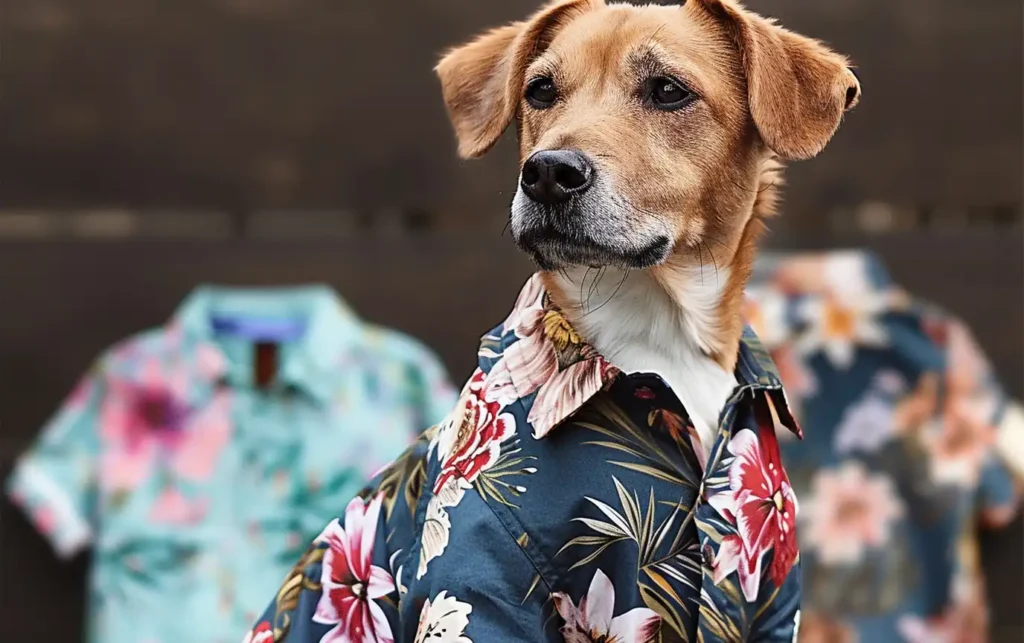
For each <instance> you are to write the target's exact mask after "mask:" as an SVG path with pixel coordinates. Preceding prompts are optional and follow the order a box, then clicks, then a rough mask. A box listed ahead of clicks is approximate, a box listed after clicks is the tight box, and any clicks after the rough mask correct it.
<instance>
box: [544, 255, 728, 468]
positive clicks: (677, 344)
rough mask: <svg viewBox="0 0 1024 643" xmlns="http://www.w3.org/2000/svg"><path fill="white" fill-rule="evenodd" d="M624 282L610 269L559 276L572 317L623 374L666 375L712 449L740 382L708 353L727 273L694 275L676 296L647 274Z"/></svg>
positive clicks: (706, 446)
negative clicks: (722, 418)
mask: <svg viewBox="0 0 1024 643" xmlns="http://www.w3.org/2000/svg"><path fill="white" fill-rule="evenodd" d="M623 277H624V275H623V274H622V273H617V272H616V271H615V270H612V269H609V270H606V271H604V274H603V275H602V276H600V277H599V276H597V271H595V270H591V271H589V274H588V271H587V270H586V269H575V270H570V271H568V273H567V276H566V275H559V276H558V277H557V278H558V283H559V286H560V290H561V291H562V294H563V296H565V297H568V298H569V299H570V301H571V302H572V304H573V305H572V310H573V312H572V320H573V322H574V324H575V325H576V328H577V330H578V331H579V332H580V334H581V335H582V336H583V337H584V338H585V339H586V340H587V341H588V342H589V343H590V344H591V345H593V346H594V348H596V349H597V350H598V352H600V353H601V354H602V355H604V356H605V358H606V359H608V360H609V361H610V362H611V363H612V364H614V365H615V366H617V367H618V368H619V369H621V370H622V371H623V372H625V373H636V372H644V373H657V374H658V375H659V376H661V378H662V379H664V380H665V382H666V383H667V384H668V385H669V386H670V387H671V388H672V391H673V392H674V393H675V394H676V395H677V396H678V397H679V400H680V401H681V402H682V403H683V406H684V407H685V408H686V411H687V413H689V415H690V419H691V421H692V422H693V425H694V427H695V428H696V429H697V433H698V434H699V435H700V438H701V443H702V445H703V446H704V449H705V451H707V450H709V449H710V448H711V447H712V445H713V444H714V438H715V435H716V433H717V429H718V419H719V414H720V413H721V411H722V408H723V407H724V406H725V402H726V401H727V400H728V398H729V396H730V395H731V394H732V392H733V390H734V389H735V387H736V377H735V376H734V375H733V374H732V373H730V372H728V371H726V370H725V369H724V368H722V367H721V366H720V365H719V364H718V363H717V362H716V361H714V360H713V359H711V358H709V357H708V356H707V355H706V354H705V351H706V350H707V348H708V344H707V338H708V337H710V333H711V327H710V326H711V324H712V323H713V320H714V311H715V310H716V309H717V307H718V302H719V299H720V298H721V293H722V289H723V288H724V287H725V283H726V280H727V278H728V274H727V272H726V270H725V269H722V270H720V271H717V274H716V273H715V272H707V271H706V272H705V274H704V275H698V274H694V275H692V276H691V277H692V278H688V279H687V280H686V284H685V286H684V289H685V291H684V292H682V293H676V297H675V298H673V297H670V296H669V295H668V293H667V292H666V291H665V290H664V289H663V288H662V286H661V285H660V284H658V283H657V282H656V281H655V280H654V279H653V278H652V277H651V276H650V275H648V274H647V273H645V272H639V271H637V272H630V273H629V275H628V276H626V277H625V280H624V281H623ZM595 280H596V281H597V283H596V284H595V283H594V282H595ZM613 293H614V294H613ZM677 301H681V302H684V303H683V305H682V306H680V305H679V304H678V303H677ZM577 305H578V308H577V307H576V306H577Z"/></svg>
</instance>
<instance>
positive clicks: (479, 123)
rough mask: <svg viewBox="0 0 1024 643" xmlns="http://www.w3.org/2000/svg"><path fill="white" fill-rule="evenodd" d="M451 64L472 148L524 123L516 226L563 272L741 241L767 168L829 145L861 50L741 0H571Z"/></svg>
mask: <svg viewBox="0 0 1024 643" xmlns="http://www.w3.org/2000/svg"><path fill="white" fill-rule="evenodd" d="M437 73H438V75H439V76H440V79H441V84H442V88H443V92H444V99H445V103H446V104H447V107H448V112H449V114H450V116H451V120H452V122H453V124H454V126H455V133H456V136H457V138H458V143H459V152H460V154H461V155H462V156H464V157H477V156H480V155H482V154H484V153H485V152H486V151H487V150H488V149H490V148H491V146H492V145H494V143H495V142H496V141H497V139H498V138H499V136H500V135H501V134H502V132H503V131H504V130H505V129H506V127H507V126H508V125H509V124H510V123H511V122H513V121H515V123H516V125H517V130H518V133H519V148H520V162H521V172H520V176H519V187H518V190H517V192H516V195H515V198H514V200H513V203H512V221H511V229H512V233H513V235H514V238H515V239H516V242H517V243H518V244H519V245H520V247H522V248H523V249H524V250H526V251H528V252H529V253H531V254H532V255H533V257H534V258H535V259H536V260H537V261H538V263H539V264H540V265H541V266H542V267H544V268H549V269H550V268H558V267H565V266H571V265H586V266H619V267H624V268H647V267H651V266H655V265H658V264H660V263H662V262H665V261H666V260H667V259H668V258H669V257H671V256H672V255H674V254H678V253H682V254H684V255H686V254H687V253H694V254H696V253H698V252H699V251H700V249H699V245H698V244H704V245H705V246H707V244H708V243H709V242H711V243H712V244H720V245H721V246H725V247H726V248H731V249H732V250H733V251H734V250H735V246H736V244H737V243H738V240H739V237H740V232H741V231H742V230H743V228H744V227H745V225H746V223H747V222H748V220H749V219H750V218H751V216H752V212H753V210H754V207H753V206H754V202H755V200H756V199H757V197H758V192H759V185H760V182H761V181H762V178H763V177H762V174H763V172H764V171H765V168H766V167H768V165H769V164H771V165H774V164H772V163H770V162H771V161H772V160H773V159H776V158H778V159H782V160H794V159H805V158H809V157H812V156H814V155H816V154H817V153H818V152H820V151H821V149H822V148H823V147H824V146H825V144H826V143H827V142H828V141H829V139H830V138H831V137H832V135H833V133H834V132H835V130H836V128H837V127H838V126H839V121H840V119H841V118H842V114H843V112H844V111H845V110H846V109H848V108H850V107H852V106H853V104H854V103H855V102H856V101H857V99H858V96H859V92H860V87H859V84H858V82H857V79H856V77H855V76H854V74H853V73H852V72H851V71H850V70H849V68H848V65H847V61H846V59H845V58H843V57H842V56H840V55H838V54H835V53H833V52H832V51H830V50H829V49H827V48H826V47H824V46H823V45H821V44H820V43H818V42H817V41H814V40H810V39H808V38H805V37H803V36H799V35H797V34H794V33H792V32H789V31H786V30H785V29H782V28H781V27H778V26H776V25H775V24H773V23H772V22H771V21H769V20H767V19H765V18H762V17H760V16H758V15H756V14H753V13H750V12H748V11H746V10H744V9H743V8H741V7H740V6H739V5H737V4H735V3H734V2H732V1H731V0H691V1H690V2H686V3H685V4H683V5H681V6H680V5H674V6H653V5H648V6H643V7H639V6H631V5H625V4H611V5H606V4H605V3H604V2H603V0H559V1H556V2H554V3H551V4H549V5H547V6H546V7H544V8H543V9H541V10H540V11H539V12H538V13H537V14H535V15H534V16H533V17H531V18H530V19H528V20H526V21H524V22H516V23H513V24H510V25H507V26H505V27H501V28H498V29H495V30H493V31H490V32H488V33H485V34H484V35H482V36H480V37H479V38H477V39H476V40H474V41H472V42H470V43H469V44H466V45H464V46H462V47H459V48H457V49H454V50H453V51H451V52H449V53H448V54H447V55H446V56H445V57H444V58H443V59H442V60H441V62H440V64H439V65H438V67H437Z"/></svg>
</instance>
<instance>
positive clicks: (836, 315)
mask: <svg viewBox="0 0 1024 643" xmlns="http://www.w3.org/2000/svg"><path fill="white" fill-rule="evenodd" d="M748 295H749V308H748V311H747V312H748V319H749V320H750V322H751V324H752V325H753V326H754V328H756V329H757V331H758V334H759V336H760V337H761V339H762V341H763V342H764V345H765V347H766V348H768V349H769V351H770V353H771V354H772V356H773V358H774V360H775V363H776V364H778V366H779V372H780V374H781V377H782V380H783V381H784V382H785V384H786V390H787V392H788V394H789V396H790V397H789V399H790V400H791V403H792V407H791V408H792V409H793V411H794V413H796V414H797V415H798V417H800V419H801V421H802V422H804V423H805V424H806V425H807V426H813V427H814V430H813V431H808V434H807V439H806V440H804V441H802V442H797V441H783V442H782V456H783V459H784V461H785V463H786V467H787V470H788V471H789V473H790V476H791V478H792V481H793V487H794V489H795V490H796V493H797V495H798V496H799V498H800V518H799V526H800V536H801V541H800V543H801V554H802V558H801V561H802V567H803V584H804V589H805V594H804V610H803V615H802V616H803V617H802V621H801V640H802V641H804V642H806V643H816V642H827V643H852V642H855V641H861V642H874V641H886V642H887V641H909V642H912V643H953V642H978V641H983V640H987V639H986V637H985V610H984V596H983V594H982V587H983V585H982V582H981V577H980V573H979V571H978V568H977V560H976V552H975V551H974V549H973V547H974V545H975V543H974V539H973V535H974V534H975V533H976V530H977V525H978V523H979V520H980V522H982V523H989V524H1005V523H1006V522H1008V520H1009V519H1010V518H1011V517H1012V515H1013V510H1014V508H1015V502H1016V495H1015V488H1014V484H1013V479H1012V478H1011V473H1010V470H1009V469H1008V468H1007V466H1006V465H1005V464H1004V462H1003V461H1002V460H1001V459H1000V457H999V454H1000V449H999V448H997V444H998V443H999V442H1001V441H1003V442H1005V440H1001V439H1000V438H999V435H1000V434H1001V433H1005V434H1006V437H1007V438H1011V441H1013V440H1017V441H1019V431H1020V425H1019V424H1017V425H1016V426H1013V425H1011V423H1009V422H1007V421H1006V420H1005V419H1004V412H1003V410H1004V406H1005V405H1004V400H1003V396H1002V394H1001V392H1000V390H999V388H998V387H997V386H996V383H995V382H994V380H993V376H992V372H991V369H990V368H989V366H988V364H987V362H986V360H985V358H984V356H983V355H982V354H981V352H980V351H979V349H978V347H977V346H976V345H975V343H974V342H973V340H972V339H971V336H970V334H969V332H968V331H967V329H966V328H965V327H964V326H963V325H962V324H961V323H960V322H958V321H957V320H956V319H954V318H952V317H950V316H949V315H947V314H945V313H943V312H941V311H939V310H937V309H936V308H934V307H932V306H930V305H927V304H923V303H921V302H917V301H914V300H913V299H912V298H911V297H909V296H908V295H907V294H906V293H905V292H904V291H902V290H901V289H899V288H898V287H896V286H895V285H894V284H893V283H892V281H891V280H890V279H889V277H888V276H887V275H886V274H885V271H884V269H883V268H882V266H881V264H880V263H879V262H878V261H877V259H875V258H874V257H872V256H870V255H868V254H864V253H860V252H836V253H829V254H820V255H797V256H792V257H788V258H782V259H781V260H780V261H779V262H778V263H777V265H775V266H773V267H772V268H771V269H769V270H766V271H764V275H763V276H762V277H761V278H758V279H756V280H755V283H754V284H752V286H751V287H750V288H749V289H748ZM1007 419H1009V416H1007ZM1014 431H1016V432H1018V437H1017V438H1013V436H1012V435H1011V433H1012V432H1014ZM1018 457H1019V456H1018Z"/></svg>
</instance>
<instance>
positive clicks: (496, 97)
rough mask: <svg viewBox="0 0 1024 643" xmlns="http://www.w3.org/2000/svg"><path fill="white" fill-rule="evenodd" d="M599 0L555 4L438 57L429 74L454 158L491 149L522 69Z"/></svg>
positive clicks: (512, 105)
mask: <svg viewBox="0 0 1024 643" xmlns="http://www.w3.org/2000/svg"><path fill="white" fill-rule="evenodd" d="M600 1H601V0H555V2H552V3H550V4H548V5H547V6H545V7H544V8H542V9H541V10H540V11H538V12H537V13H536V14H535V15H534V16H533V17H531V18H530V19H529V20H526V21H522V22H514V23H512V24H510V25H507V26H505V27H499V28H498V29H493V30H491V31H488V32H487V33H485V34H483V35H482V36H479V37H478V38H476V39H475V40H473V41H472V42H469V43H467V44H465V45H462V46H461V47H456V48H455V49H453V50H451V51H449V52H448V53H447V54H445V56H444V57H443V58H441V62H439V63H438V64H437V67H436V68H435V71H436V72H437V75H438V77H439V78H440V79H441V91H442V93H443V94H444V103H445V106H446V107H447V108H448V116H449V118H451V121H452V125H453V126H454V127H455V136H456V138H457V139H458V143H459V156H461V157H462V158H475V157H478V156H481V155H482V154H484V153H485V152H486V151H487V150H489V149H491V147H493V146H494V144H495V143H496V142H497V141H498V137H500V136H501V133H502V132H504V131H505V128H506V127H508V125H509V123H510V122H512V117H513V116H514V115H515V113H516V108H517V106H518V104H519V99H520V94H521V93H522V91H523V83H524V78H523V76H524V74H525V71H526V67H527V66H528V65H529V64H530V62H532V61H533V60H534V59H535V58H536V57H537V56H539V55H540V54H541V53H543V51H544V49H545V48H546V47H547V45H548V44H549V43H550V42H551V38H552V37H553V36H554V34H555V32H556V31H557V30H558V28H559V27H560V26H561V25H564V24H566V23H567V22H568V21H569V20H571V19H572V18H573V17H574V16H576V15H579V13H581V12H583V11H586V10H588V9H589V8H590V6H592V5H593V4H596V3H597V2H600Z"/></svg>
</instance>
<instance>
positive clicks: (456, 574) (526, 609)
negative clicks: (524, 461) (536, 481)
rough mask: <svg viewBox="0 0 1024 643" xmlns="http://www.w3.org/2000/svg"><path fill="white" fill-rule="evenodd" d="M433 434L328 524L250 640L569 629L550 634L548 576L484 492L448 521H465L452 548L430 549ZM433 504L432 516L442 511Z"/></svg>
mask: <svg viewBox="0 0 1024 643" xmlns="http://www.w3.org/2000/svg"><path fill="white" fill-rule="evenodd" d="M428 442H429V436H424V438H423V439H421V440H420V441H419V442H418V443H417V444H416V445H415V446H414V447H413V448H412V449H410V451H409V452H407V453H406V454H405V455H403V456H402V457H400V458H399V459H398V460H396V461H395V463H394V464H392V465H391V466H390V467H388V468H387V469H386V470H385V471H383V472H382V473H381V474H380V475H379V476H378V477H377V479H376V480H375V481H374V482H373V483H372V484H371V485H370V486H369V487H368V488H367V490H365V491H364V493H363V494H362V497H361V498H356V499H355V500H353V501H352V502H351V503H350V504H349V505H348V508H347V510H346V511H345V514H344V516H342V517H340V518H339V519H337V520H335V521H333V522H332V523H331V524H330V525H328V527H327V528H326V529H325V530H324V531H323V533H322V534H321V535H320V536H319V537H318V538H317V539H316V540H315V541H314V543H313V544H312V546H311V547H310V548H309V549H308V550H307V551H306V553H305V554H304V555H303V556H302V558H301V560H300V561H299V562H298V564H297V565H296V566H295V567H294V568H293V570H292V572H291V573H290V574H289V575H288V577H287V578H286V579H285V581H284V583H283V584H282V585H281V588H280V589H279V590H278V592H277V594H276V595H275V596H274V598H273V600H272V601H271V603H270V606H269V607H268V608H267V609H266V611H265V612H264V613H263V615H262V616H261V617H260V619H259V621H258V622H257V623H256V625H255V626H254V627H253V628H252V629H251V630H250V631H249V632H248V634H246V636H245V638H244V643H270V642H274V643H319V642H320V641H365V642H372V643H394V642H395V641H413V640H416V641H421V640H423V641H433V640H439V641H441V640H443V641H453V642H458V643H465V642H467V641H502V642H508V643H518V642H521V643H541V642H543V641H548V640H561V638H550V637H546V636H545V612H544V610H545V604H546V602H548V597H549V593H548V589H547V586H546V585H545V584H544V583H543V582H542V581H541V580H540V578H539V577H538V576H537V575H536V571H535V568H534V566H533V564H532V562H531V559H530V558H529V557H528V556H527V555H526V553H525V552H524V551H523V550H522V548H521V547H520V544H519V542H517V541H516V539H514V538H513V537H512V536H511V535H510V533H509V531H508V530H507V529H506V528H505V526H504V524H503V523H502V522H501V521H500V520H498V518H497V517H496V516H495V515H494V514H493V512H492V511H491V509H490V508H489V507H488V506H487V505H486V503H485V502H484V500H483V499H482V498H480V497H479V496H478V495H476V494H475V493H474V492H472V491H469V490H467V491H466V494H467V495H466V497H465V498H464V500H463V502H462V503H461V504H460V506H459V507H458V510H459V511H460V513H461V515H460V517H459V518H456V517H455V516H452V519H451V522H450V523H449V522H448V521H442V522H444V523H445V524H446V525H447V526H449V527H451V526H452V525H462V526H461V527H460V528H454V527H453V528H451V531H450V541H448V542H447V546H446V547H445V548H444V552H445V555H443V556H436V557H435V556H427V557H424V556H423V551H422V548H423V547H424V546H425V545H424V544H423V542H424V539H428V538H433V539H435V540H436V539H437V538H438V536H439V534H438V532H437V531H436V530H435V531H433V532H430V534H429V535H428V534H427V533H424V532H427V531H429V530H425V529H417V527H416V525H417V522H418V521H417V518H416V516H417V514H419V513H420V511H419V510H417V507H421V503H420V499H419V498H420V496H419V493H420V491H421V484H420V483H421V482H422V480H421V479H420V478H419V476H418V474H417V471H419V470H420V466H421V464H422V463H423V462H424V461H425V458H426V451H427V448H428V446H427V445H428ZM423 504H425V505H427V506H426V508H425V518H421V519H425V520H426V521H427V522H430V521H431V508H430V507H429V502H428V501H427V500H426V499H424V501H423ZM421 509H422V508H421ZM425 560H429V565H426V564H425ZM421 565H423V567H422V568H421ZM550 613H551V608H550V605H549V606H548V614H547V615H548V616H550ZM548 620H549V621H550V620H551V619H548ZM549 629H550V628H549ZM549 634H551V632H549ZM431 637H433V638H431Z"/></svg>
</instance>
